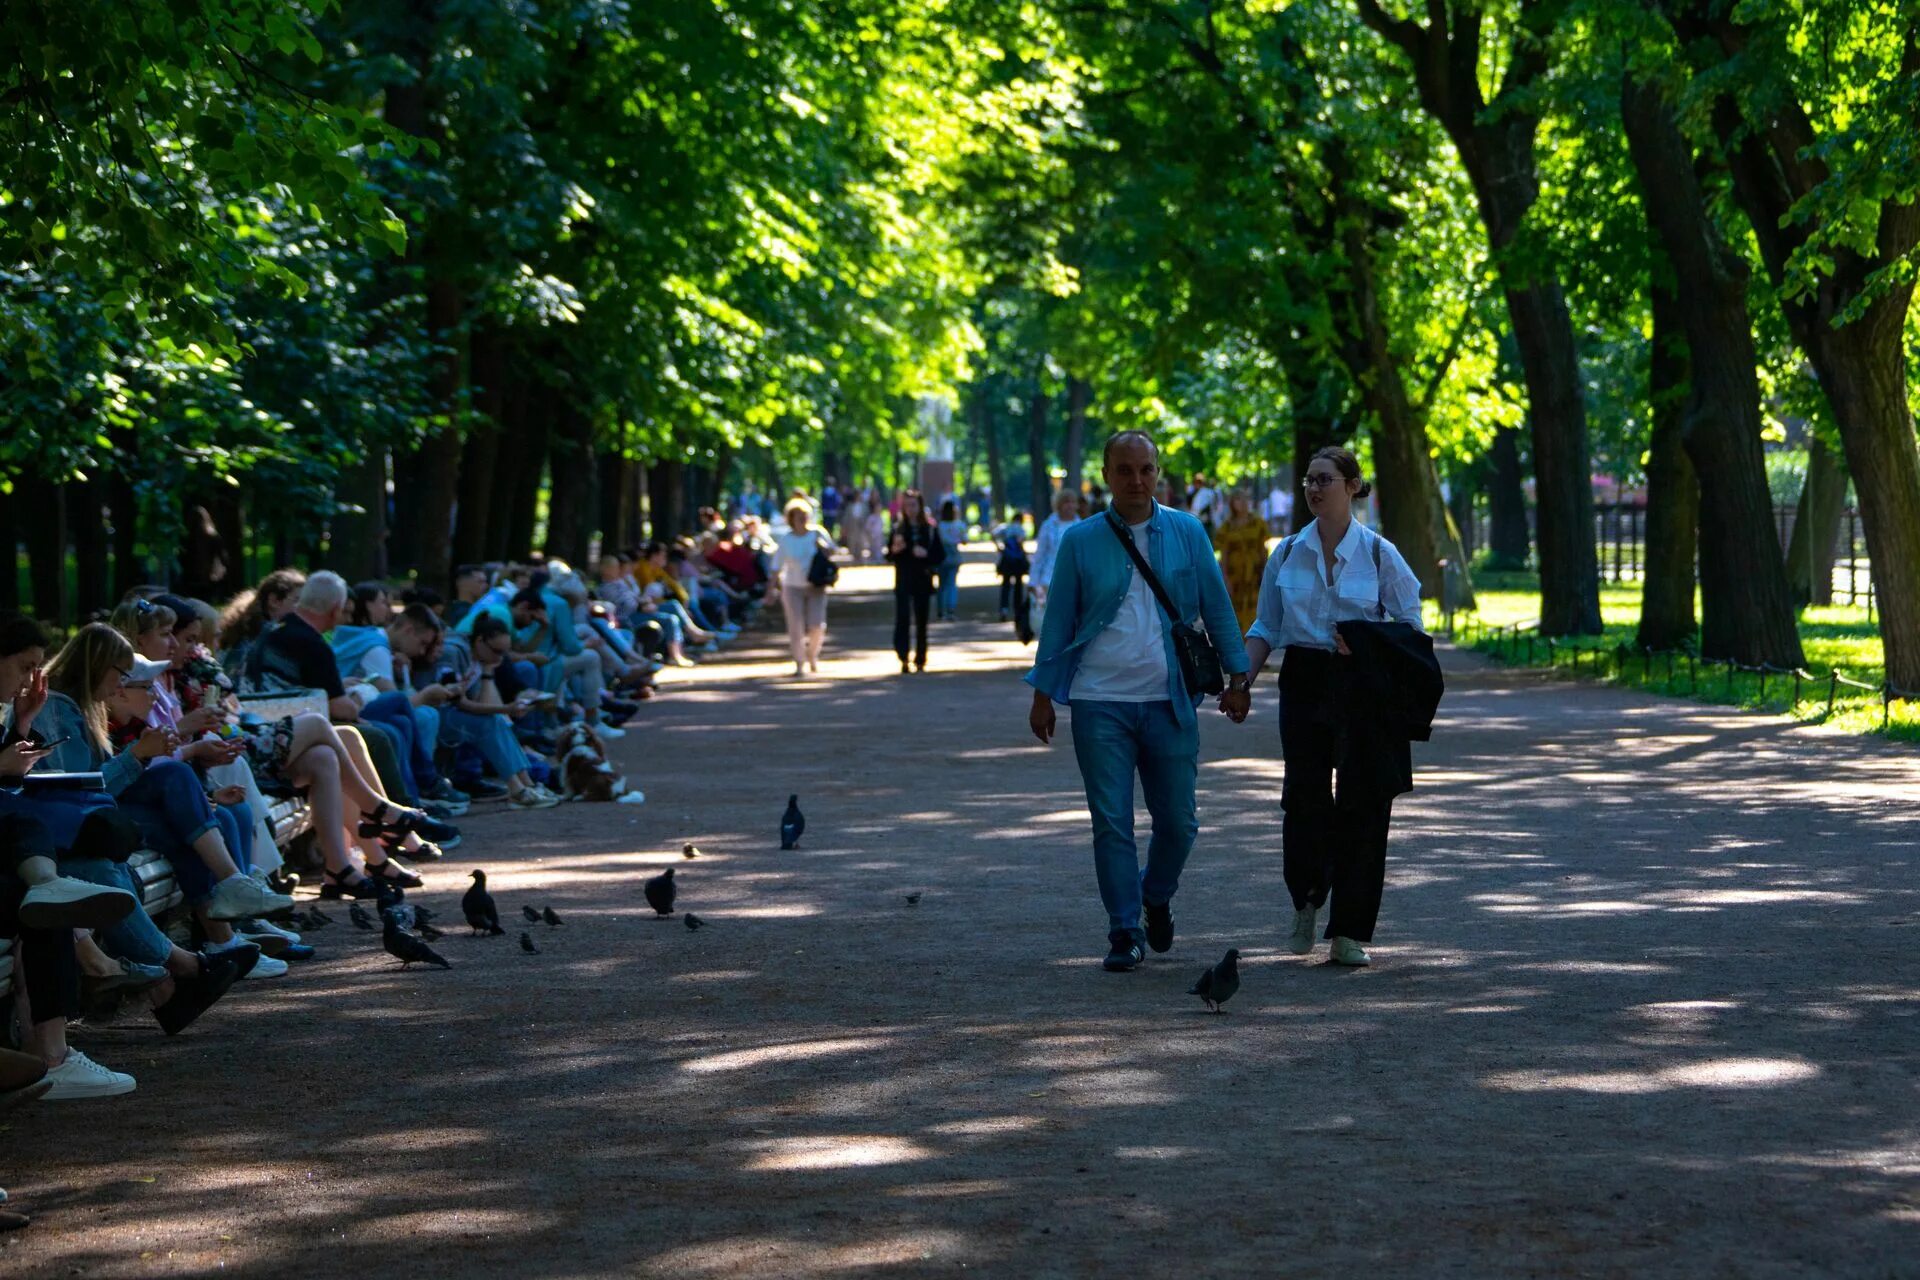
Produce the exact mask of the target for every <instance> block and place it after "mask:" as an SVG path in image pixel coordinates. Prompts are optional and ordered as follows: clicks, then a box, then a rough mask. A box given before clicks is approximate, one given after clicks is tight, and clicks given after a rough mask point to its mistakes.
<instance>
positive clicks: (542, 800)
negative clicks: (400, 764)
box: [421, 614, 560, 809]
mask: <svg viewBox="0 0 1920 1280" xmlns="http://www.w3.org/2000/svg"><path fill="white" fill-rule="evenodd" d="M512 649H513V636H512V634H511V633H510V632H509V631H508V629H507V624H506V623H504V622H502V621H501V620H500V619H499V618H497V617H494V616H492V615H491V614H488V615H484V616H482V617H479V618H476V619H474V623H473V629H472V631H471V632H469V633H468V634H467V635H457V634H456V635H448V634H446V633H445V631H444V630H442V631H441V633H440V634H438V635H437V636H435V638H434V639H433V641H432V642H431V643H430V644H429V646H428V648H427V649H426V651H425V652H424V653H423V654H422V655H421V657H422V661H423V662H424V663H425V664H426V665H428V666H430V667H432V668H433V669H434V671H435V675H436V679H437V682H438V685H439V687H440V688H442V689H445V690H446V691H447V692H448V695H449V701H448V703H447V705H445V706H443V707H442V708H441V710H440V740H441V741H442V742H444V743H448V744H452V745H464V746H471V747H472V748H473V749H474V750H476V751H478V752H479V753H480V755H481V758H482V759H484V760H485V761H486V762H487V765H488V767H489V768H491V769H492V770H493V772H494V774H495V776H497V777H498V778H499V779H500V780H501V781H502V782H503V783H505V784H506V787H507V803H508V804H510V805H512V806H513V807H514V808H516V809H551V808H552V807H553V806H554V805H556V804H559V803H560V797H559V796H557V795H555V794H554V793H553V792H551V791H549V790H547V789H546V788H545V787H543V786H541V785H540V784H539V783H537V782H535V781H534V780H533V777H532V774H531V773H530V772H529V768H530V762H529V761H528V759H527V753H526V752H525V751H524V750H523V749H522V748H521V746H520V743H519V741H518V740H517V739H516V738H515V737H514V734H513V723H514V722H515V721H516V720H519V719H520V718H521V717H523V716H525V715H526V714H527V713H528V712H529V711H531V710H532V709H533V708H534V707H535V706H536V705H539V700H540V699H543V698H544V699H547V700H548V701H551V700H552V695H551V694H546V693H541V692H538V691H535V690H531V689H527V690H522V691H521V695H520V696H519V697H517V698H515V699H513V700H512V701H507V700H505V699H503V698H502V697H501V696H500V689H499V685H498V684H497V677H498V674H499V672H500V670H501V668H502V667H503V666H504V665H505V664H506V661H507V656H508V654H509V653H511V652H512Z"/></svg>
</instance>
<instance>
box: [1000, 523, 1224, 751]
mask: <svg viewBox="0 0 1920 1280" xmlns="http://www.w3.org/2000/svg"><path fill="white" fill-rule="evenodd" d="M1118 518H1119V517H1118V516H1114V515H1109V514H1107V513H1102V514H1100V515H1098V516H1094V517H1093V518H1091V519H1087V520H1081V521H1077V522H1076V523H1074V524H1072V525H1069V526H1068V527H1067V528H1066V529H1065V530H1063V531H1062V532H1061V534H1060V543H1059V550H1058V552H1057V553H1056V556H1055V560H1054V566H1053V581H1052V584H1051V585H1050V586H1049V587H1048V590H1047V616H1046V621H1045V622H1044V623H1042V625H1041V630H1040V647H1039V649H1038V651H1037V652H1036V653H1035V654H1034V659H1033V670H1031V671H1029V672H1028V673H1027V683H1028V684H1030V685H1032V686H1033V687H1034V688H1036V689H1038V690H1039V691H1040V692H1042V693H1044V694H1046V695H1047V696H1048V697H1050V698H1052V699H1053V700H1054V701H1055V702H1061V703H1066V702H1069V701H1070V699H1069V698H1068V696H1067V695H1068V693H1069V692H1070V691H1071V690H1072V688H1073V678H1074V674H1075V673H1076V672H1077V671H1078V670H1079V669H1080V656H1081V654H1083V653H1085V652H1086V648H1087V646H1088V645H1089V644H1092V643H1093V640H1094V637H1095V636H1098V635H1099V634H1100V633H1101V632H1102V631H1104V630H1106V629H1107V627H1108V626H1109V625H1110V624H1111V623H1112V622H1113V620H1114V617H1115V616H1116V615H1118V614H1119V612H1120V606H1121V604H1122V602H1124V601H1125V600H1126V596H1127V589H1128V587H1129V586H1131V585H1132V582H1133V575H1134V573H1135V569H1134V567H1133V558H1132V557H1131V556H1129V555H1128V554H1127V552H1126V548H1125V547H1123V546H1121V545H1120V540H1119V539H1118V538H1116V537H1114V536H1113V535H1114V523H1115V521H1116V520H1117V519H1118ZM1147 563H1148V564H1150V565H1152V566H1153V572H1154V576H1155V577H1157V578H1159V579H1160V585H1161V586H1162V587H1165V588H1166V591H1167V595H1168V597H1169V598H1171V599H1172V601H1173V606H1174V608H1175V609H1177V610H1178V611H1179V614H1180V620H1181V621H1184V622H1189V623H1191V622H1193V621H1194V620H1195V619H1196V618H1198V619H1199V620H1200V621H1201V623H1202V624H1203V625H1204V626H1205V628H1206V632H1207V636H1208V638H1209V639H1211V640H1212V641H1213V646H1214V648H1215V649H1216V650H1218V651H1219V654H1220V665H1221V667H1223V668H1224V669H1225V670H1226V671H1227V673H1228V674H1230V675H1237V674H1239V673H1241V672H1243V671H1245V670H1246V669H1247V647H1246V644H1245V642H1244V641H1243V640H1242V639H1241V637H1240V621H1239V619H1238V617H1236V616H1235V614H1234V612H1233V597H1232V596H1230V595H1228V594H1227V580H1226V578H1225V577H1224V576H1222V575H1221V572H1220V562H1219V561H1218V560H1217V559H1215V558H1214V554H1213V541H1212V540H1211V539H1210V538H1208V537H1207V530H1206V526H1205V525H1203V524H1201V523H1200V522H1199V521H1198V520H1196V519H1195V518H1194V517H1192V516H1190V515H1188V514H1187V513H1186V512H1184V511H1174V510H1172V509H1171V508H1168V507H1163V506H1161V505H1160V504H1159V503H1157V502H1156V503H1154V504H1153V515H1152V517H1151V518H1150V519H1149V520H1148V523H1147ZM1154 610H1155V612H1156V613H1158V612H1159V611H1160V606H1159V605H1158V604H1157V603H1156V604H1155V605H1154ZM1160 635H1161V643H1162V644H1163V645H1164V646H1165V647H1166V652H1167V697H1168V698H1169V699H1170V700H1171V701H1172V703H1173V713H1174V716H1175V718H1176V719H1178V720H1179V721H1180V723H1181V724H1183V725H1190V724H1193V723H1195V722H1196V717H1195V716H1194V708H1196V707H1198V706H1199V705H1200V700H1201V696H1202V695H1200V694H1198V693H1194V692H1192V691H1190V690H1188V689H1187V688H1186V684H1185V681H1184V680H1183V679H1182V678H1181V674H1180V663H1179V660H1178V659H1177V658H1175V656H1174V652H1173V631H1172V628H1171V627H1168V626H1164V625H1163V626H1162V627H1161V629H1160Z"/></svg>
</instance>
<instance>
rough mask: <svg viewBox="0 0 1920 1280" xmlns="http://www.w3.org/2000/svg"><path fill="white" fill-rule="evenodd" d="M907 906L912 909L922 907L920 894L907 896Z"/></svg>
mask: <svg viewBox="0 0 1920 1280" xmlns="http://www.w3.org/2000/svg"><path fill="white" fill-rule="evenodd" d="M907 905H908V906H910V907H917V906H919V905H920V895H919V894H917V893H910V894H908V895H907Z"/></svg>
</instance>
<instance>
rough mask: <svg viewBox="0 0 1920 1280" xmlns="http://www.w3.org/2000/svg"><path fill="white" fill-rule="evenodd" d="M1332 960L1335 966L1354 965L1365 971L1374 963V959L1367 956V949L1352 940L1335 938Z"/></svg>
mask: <svg viewBox="0 0 1920 1280" xmlns="http://www.w3.org/2000/svg"><path fill="white" fill-rule="evenodd" d="M1330 959H1332V961H1333V962H1334V963H1335V964H1345V965H1352V966H1353V967H1354V968H1356V969H1364V968H1366V967H1367V966H1368V965H1370V964H1372V963H1373V958H1372V957H1371V956H1369V955H1368V954H1367V949H1366V948H1365V947H1363V946H1361V945H1360V944H1359V943H1357V942H1355V941H1354V940H1353V939H1352V938H1335V939H1334V940H1333V954H1332V955H1331V957H1330Z"/></svg>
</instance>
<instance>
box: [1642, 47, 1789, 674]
mask: <svg viewBox="0 0 1920 1280" xmlns="http://www.w3.org/2000/svg"><path fill="white" fill-rule="evenodd" d="M1622 118H1623V120H1624V121H1625V124H1626V133H1627V146H1628V152H1629V154H1630V155H1631V156H1632V158H1633V163H1634V167H1635V169H1636V170H1637V171H1638V173H1639V177H1640V188H1641V200H1642V203H1643V204H1644V206H1645V208H1646V214H1647V221H1648V224H1649V226H1650V227H1651V229H1652V231H1653V233H1654V235H1655V236H1656V237H1657V240H1658V243H1659V245H1660V247H1661V248H1662V250H1663V251H1664V256H1665V262H1666V264H1667V265H1668V266H1670V267H1671V269H1672V272H1673V281H1674V284H1673V294H1672V297H1671V298H1670V299H1669V303H1670V305H1671V306H1672V308H1673V310H1672V313H1671V314H1672V316H1674V317H1677V318H1678V319H1679V320H1680V322H1681V324H1682V325H1683V326H1684V333H1685V349H1686V357H1687V379H1688V393H1687V401H1686V410H1685V415H1684V418H1683V420H1682V428H1681V439H1682V441H1683V443H1684V444H1685V447H1686V451H1687V456H1688V457H1689V458H1690V459H1692V461H1693V468H1694V472H1695V474H1696V475H1697V477H1698V479H1699V485H1700V517H1699V529H1700V535H1699V536H1700V599H1701V620H1700V622H1701V625H1700V653H1701V656H1702V657H1706V658H1732V659H1734V660H1735V661H1738V662H1744V663H1748V664H1757V663H1769V664H1771V665H1774V666H1780V667H1798V666H1800V665H1801V663H1802V662H1804V661H1805V655H1804V654H1803V653H1802V652H1801V648H1800V632H1799V628H1798V626H1797V625H1796V622H1795V619H1794V613H1793V601H1792V599H1791V597H1790V596H1789V595H1788V592H1787V572H1786V564H1785V561H1784V560H1783V559H1782V557H1781V552H1780V535H1779V533H1778V532H1777V531H1776V530H1775V528H1774V523H1773V498H1772V496H1771V495H1770V493H1769V492H1768V489H1767V467H1766V459H1765V456H1764V455H1763V453H1762V449H1761V441H1760V432H1761V426H1762V424H1761V418H1760V381H1759V377H1758V375H1757V373H1756V372H1755V370H1756V367H1757V361H1756V358H1755V356H1754V350H1753V330H1752V327H1751V325H1750V322H1749V320H1748V317H1747V279H1748V269H1747V264H1746V262H1745V261H1744V260H1742V259H1741V258H1740V257H1739V255H1737V254H1735V253H1734V252H1733V251H1732V250H1731V249H1729V248H1728V247H1727V246H1726V244H1725V243H1724V242H1723V241H1722V240H1721V238H1720V235H1719V232H1718V230H1717V229H1716V228H1715V226H1714V224H1713V220H1712V215H1711V214H1710V213H1709V211H1708V209H1707V203H1706V195H1705V193H1704V192H1703V191H1702V190H1701V188H1700V185H1699V183H1698V180H1697V179H1696V177H1695V174H1694V161H1693V152H1692V148H1691V147H1689V146H1688V145H1687V142H1686V140H1685V139H1684V138H1683V137H1681V135H1680V130H1679V126H1678V125H1677V124H1676V123H1675V122H1674V118H1673V115H1672V112H1671V109H1670V108H1669V107H1668V105H1667V104H1666V102H1665V101H1664V99H1663V98H1662V97H1661V96H1660V91H1659V90H1658V89H1656V88H1653V87H1651V86H1648V85H1646V84H1643V83H1632V82H1630V83H1629V84H1628V85H1627V87H1626V90H1625V92H1624V94H1623V95H1622Z"/></svg>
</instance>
